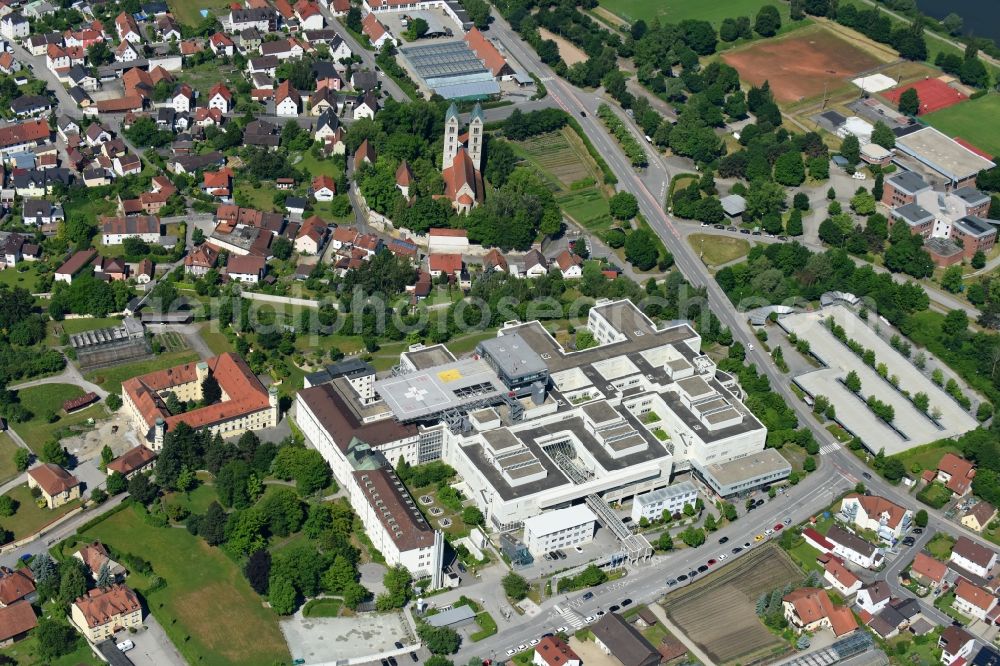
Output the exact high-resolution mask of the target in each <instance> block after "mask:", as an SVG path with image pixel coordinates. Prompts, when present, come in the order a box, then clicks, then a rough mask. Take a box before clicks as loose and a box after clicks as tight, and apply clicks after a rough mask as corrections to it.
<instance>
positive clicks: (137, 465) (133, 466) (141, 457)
mask: <svg viewBox="0 0 1000 666" xmlns="http://www.w3.org/2000/svg"><path fill="white" fill-rule="evenodd" d="M155 460H156V454H155V453H154V452H153V451H152V450H151V449H150V448H149V447H147V446H145V445H143V444H139V445H138V446H135V447H132V448H131V449H129V450H128V451H126V452H125V453H123V454H121V455H120V456H118V457H117V458H115V459H114V460H112V461H111V462H109V463H108V466H107V473H108V476H111V475H112V474H114V473H118V474H121V475H122V476H124V477H125V478H126V479H131V478H132V477H133V476H135V475H136V474H140V473H142V472H143V471H144V470H146V469H147V468H149V467H150V466H151V465H152V464H153V462H154V461H155Z"/></svg>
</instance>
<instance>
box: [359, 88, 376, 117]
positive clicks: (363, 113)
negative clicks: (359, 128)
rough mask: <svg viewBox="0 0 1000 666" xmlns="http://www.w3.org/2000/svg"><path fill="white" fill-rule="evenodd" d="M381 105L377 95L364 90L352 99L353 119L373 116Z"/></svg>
mask: <svg viewBox="0 0 1000 666" xmlns="http://www.w3.org/2000/svg"><path fill="white" fill-rule="evenodd" d="M381 108H382V105H381V104H379V102H378V96H377V95H376V94H375V93H373V92H370V91H369V92H366V93H364V94H362V95H358V96H357V97H356V98H355V100H354V119H355V120H358V119H359V118H374V117H375V114H376V113H378V111H379V109H381Z"/></svg>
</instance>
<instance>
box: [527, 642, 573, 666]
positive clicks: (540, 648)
mask: <svg viewBox="0 0 1000 666" xmlns="http://www.w3.org/2000/svg"><path fill="white" fill-rule="evenodd" d="M531 663H532V666H582V664H583V662H582V661H581V660H580V657H579V655H577V654H576V652H574V651H573V648H571V647H570V646H569V645H567V644H566V642H565V641H563V640H562V639H561V638H559V637H558V636H545V637H544V638H542V640H540V641H539V642H538V645H536V646H535V654H534V656H533V657H532V659H531Z"/></svg>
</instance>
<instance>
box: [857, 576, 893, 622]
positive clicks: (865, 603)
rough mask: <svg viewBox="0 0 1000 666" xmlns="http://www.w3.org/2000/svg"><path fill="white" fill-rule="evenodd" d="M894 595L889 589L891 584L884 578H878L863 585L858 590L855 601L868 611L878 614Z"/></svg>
mask: <svg viewBox="0 0 1000 666" xmlns="http://www.w3.org/2000/svg"><path fill="white" fill-rule="evenodd" d="M891 597H892V594H891V592H890V591H889V584H888V583H886V582H885V581H884V580H877V581H874V582H871V583H869V584H867V585H865V586H863V587H862V588H861V589H860V590H858V593H857V597H855V599H854V603H856V604H857V605H858V607H859V608H860V609H861V610H863V611H865V612H866V613H871V614H872V615H875V614H877V613H878V612H879V611H880V610H882V609H883V608H885V607H886V604H888V603H889V600H890V598H891Z"/></svg>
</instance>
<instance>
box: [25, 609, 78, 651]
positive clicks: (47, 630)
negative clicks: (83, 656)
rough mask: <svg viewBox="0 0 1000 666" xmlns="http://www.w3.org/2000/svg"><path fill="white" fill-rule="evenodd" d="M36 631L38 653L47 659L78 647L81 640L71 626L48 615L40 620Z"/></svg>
mask: <svg viewBox="0 0 1000 666" xmlns="http://www.w3.org/2000/svg"><path fill="white" fill-rule="evenodd" d="M34 633H35V638H37V639H38V654H39V656H40V657H41V658H42V659H44V660H46V661H49V660H52V659H56V658H57V657H61V656H63V655H66V654H69V653H70V652H72V651H73V650H75V649H76V645H77V642H78V640H79V639H78V637H77V633H76V631H74V630H73V628H72V627H71V626H69V625H68V624H63V623H62V622H59V621H57V620H50V619H48V618H46V617H43V618H42V619H41V620H39V621H38V628H37V629H35V632H34Z"/></svg>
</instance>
